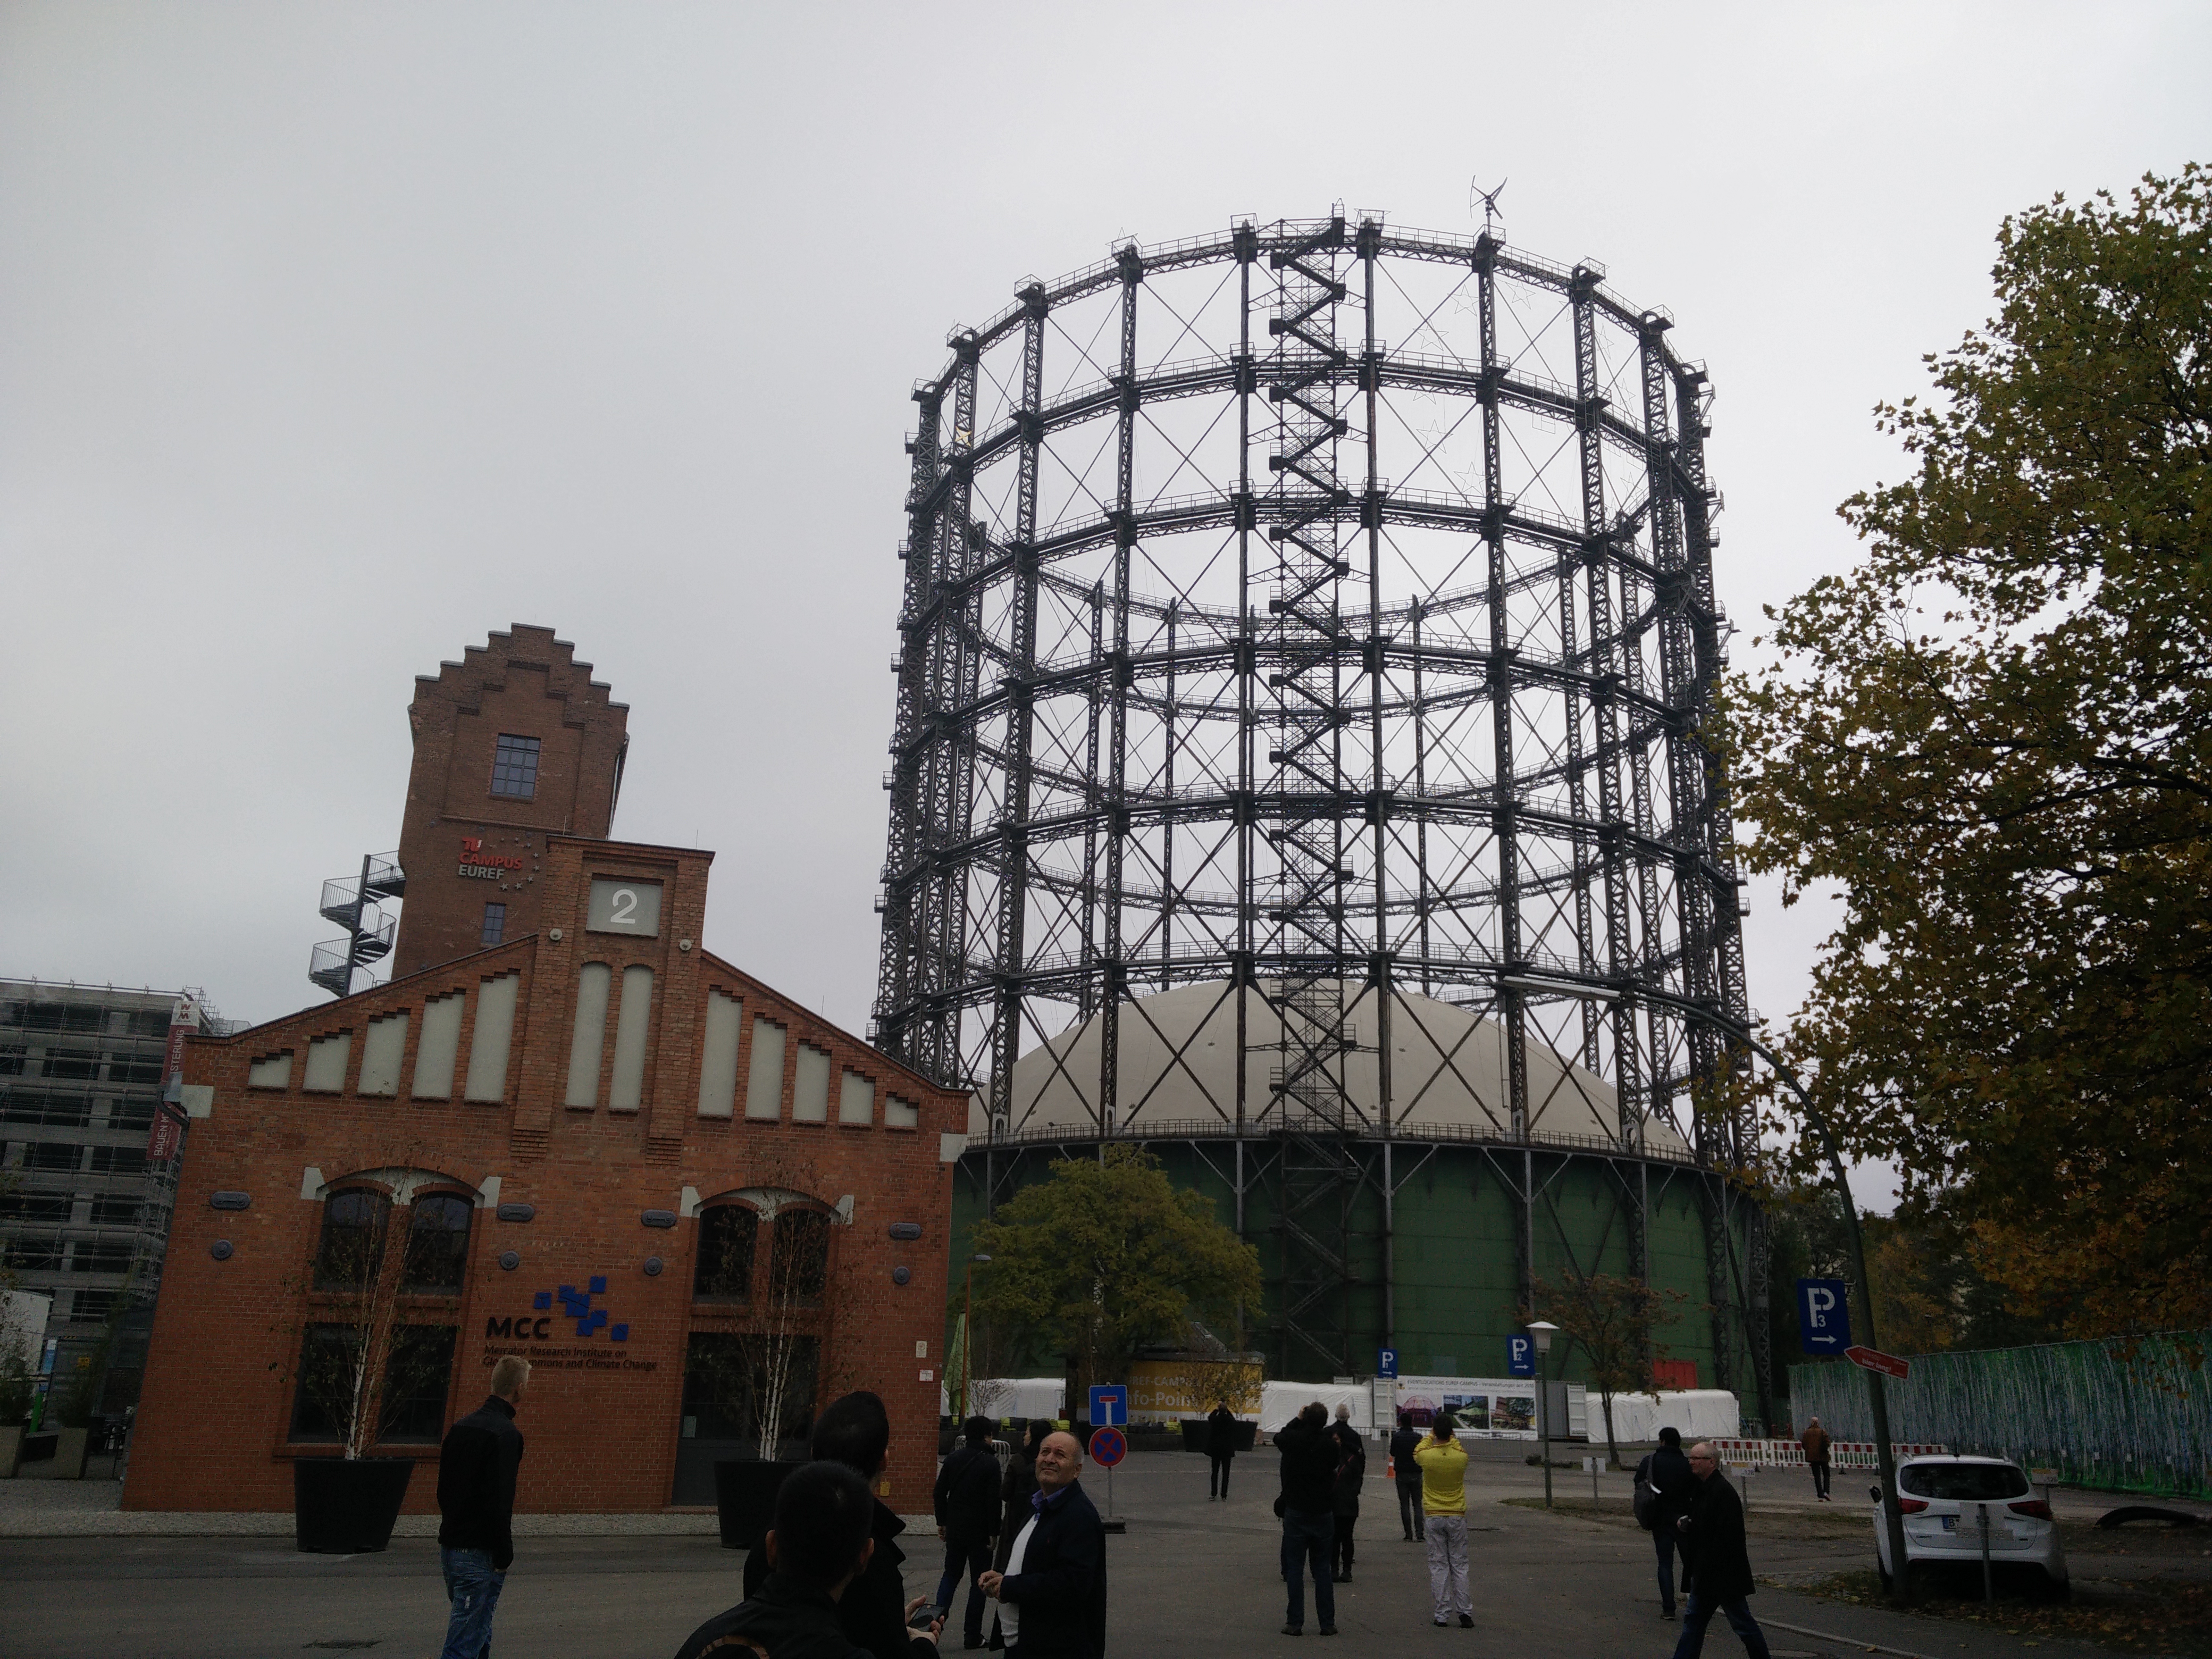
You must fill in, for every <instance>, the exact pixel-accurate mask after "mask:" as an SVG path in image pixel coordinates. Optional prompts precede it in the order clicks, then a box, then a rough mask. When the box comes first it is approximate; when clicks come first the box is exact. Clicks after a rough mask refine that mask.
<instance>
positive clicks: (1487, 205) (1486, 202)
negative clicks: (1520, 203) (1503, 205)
mask: <svg viewBox="0 0 2212 1659" xmlns="http://www.w3.org/2000/svg"><path fill="white" fill-rule="evenodd" d="M1506 183H1507V181H1506V180H1505V179H1499V180H1498V188H1497V189H1496V190H1485V189H1484V188H1483V187H1482V186H1481V185H1479V184H1477V183H1476V182H1475V181H1474V179H1468V203H1467V210H1468V212H1469V213H1472V212H1474V198H1475V197H1481V198H1482V228H1483V233H1484V234H1486V235H1487V234H1489V231H1490V227H1491V222H1492V221H1493V220H1495V219H1496V218H1497V217H1498V197H1501V196H1503V195H1504V194H1505V185H1506Z"/></svg>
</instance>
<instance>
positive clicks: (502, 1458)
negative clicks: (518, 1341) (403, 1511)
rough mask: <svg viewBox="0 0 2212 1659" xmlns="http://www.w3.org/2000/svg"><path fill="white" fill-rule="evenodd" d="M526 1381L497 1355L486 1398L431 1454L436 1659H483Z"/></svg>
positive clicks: (504, 1556) (508, 1545) (525, 1371)
mask: <svg viewBox="0 0 2212 1659" xmlns="http://www.w3.org/2000/svg"><path fill="white" fill-rule="evenodd" d="M529 1382H530V1362H529V1361H528V1360H526V1359H525V1358H522V1357H521V1356H520V1355H519V1354H506V1355H502V1356H501V1358H500V1361H499V1363H498V1364H495V1365H494V1366H493V1367H492V1368H491V1394H490V1395H489V1398H487V1399H486V1400H485V1401H484V1402H483V1405H481V1406H479V1407H477V1408H476V1410H474V1411H472V1412H471V1413H469V1414H468V1415H467V1416H466V1417H464V1418H462V1419H460V1420H459V1422H457V1423H455V1424H454V1425H453V1427H452V1428H450V1429H448V1430H447V1431H446V1440H445V1443H444V1444H443V1445H442V1446H441V1447H440V1448H439V1449H438V1512H439V1515H440V1516H441V1520H440V1522H439V1526H438V1561H439V1565H440V1566H441V1568H442V1569H443V1570H444V1572H445V1576H446V1596H447V1600H448V1601H450V1602H451V1603H452V1604H453V1611H452V1613H451V1615H450V1616H449V1617H448V1619H447V1624H446V1648H445V1652H444V1654H443V1655H442V1656H441V1659H483V1656H484V1655H485V1654H487V1653H489V1651H490V1650H491V1616H492V1613H494V1612H495V1610H496V1609H497V1607H499V1593H500V1591H501V1589H503V1588H505V1586H506V1584H507V1568H508V1567H509V1566H511V1565H513V1561H514V1477H515V1473H516V1471H517V1470H518V1469H520V1467H521V1465H522V1432H521V1431H520V1430H519V1429H517V1428H516V1427H515V1426H514V1408H515V1407H517V1406H519V1405H520V1404H521V1403H522V1391H523V1389H524V1388H525V1387H526V1386H527V1385H528V1383H529Z"/></svg>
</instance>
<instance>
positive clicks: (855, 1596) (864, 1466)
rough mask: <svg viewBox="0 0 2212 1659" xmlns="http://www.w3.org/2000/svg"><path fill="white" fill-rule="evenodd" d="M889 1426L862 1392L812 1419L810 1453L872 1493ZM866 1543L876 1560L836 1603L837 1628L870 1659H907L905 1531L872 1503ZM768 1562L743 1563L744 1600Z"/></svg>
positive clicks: (758, 1557) (878, 1403) (761, 1557)
mask: <svg viewBox="0 0 2212 1659" xmlns="http://www.w3.org/2000/svg"><path fill="white" fill-rule="evenodd" d="M890 1444H891V1419H890V1413H888V1412H886V1411H885V1410H884V1402H883V1399H882V1397H881V1396H880V1395H874V1394H871V1393H869V1392H868V1391H867V1390H866V1389H858V1390H856V1391H854V1393H852V1394H848V1395H844V1396H842V1398H840V1399H836V1400H833V1401H830V1402H829V1405H828V1406H827V1407H824V1408H823V1413H822V1415H821V1416H819V1417H817V1418H816V1419H814V1437H813V1440H812V1443H811V1445H810V1447H809V1449H810V1450H811V1452H812V1453H813V1455H814V1456H815V1457H816V1458H817V1460H824V1461H827V1462H832V1463H842V1464H843V1465H844V1466H845V1467H846V1468H848V1469H850V1470H852V1471H853V1473H854V1474H857V1475H859V1476H860V1479H861V1481H862V1483H863V1484H864V1485H872V1484H873V1483H874V1482H875V1480H877V1479H878V1477H879V1476H880V1475H881V1474H883V1472H884V1467H885V1465H887V1464H888V1463H889V1462H890ZM871 1502H872V1504H873V1505H874V1507H873V1509H872V1510H871V1511H870V1517H871V1518H870V1522H869V1529H870V1530H869V1535H870V1537H871V1538H872V1540H873V1541H874V1549H873V1553H872V1554H871V1555H870V1556H869V1558H868V1561H867V1565H866V1566H865V1567H864V1568H863V1569H862V1570H861V1572H860V1577H858V1578H856V1579H854V1581H853V1585H852V1588H851V1589H848V1590H847V1591H846V1592H845V1594H844V1595H842V1596H840V1597H839V1598H838V1601H837V1622H838V1625H839V1626H841V1627H842V1629H843V1631H844V1632H845V1634H846V1635H847V1636H848V1637H850V1638H852V1640H853V1643H854V1645H855V1646H856V1647H862V1648H866V1650H868V1651H869V1652H870V1653H872V1654H873V1655H874V1656H875V1659H905V1656H906V1654H907V1653H908V1650H909V1649H910V1648H911V1647H912V1645H913V1636H914V1632H912V1631H910V1630H908V1628H907V1627H906V1616H907V1613H908V1610H909V1609H911V1608H914V1607H920V1606H921V1597H920V1596H918V1595H917V1596H915V1598H914V1599H913V1600H912V1601H908V1599H907V1594H906V1577H905V1575H904V1574H903V1573H902V1571H900V1567H901V1565H902V1563H903V1562H904V1561H905V1560H906V1552H905V1551H904V1550H902V1549H901V1548H900V1547H898V1544H897V1538H898V1535H899V1534H901V1533H902V1532H904V1531H905V1530H906V1522H903V1521H902V1520H900V1519H899V1518H898V1516H897V1515H896V1513H895V1512H893V1510H891V1509H890V1506H889V1505H888V1504H884V1502H883V1500H882V1499H880V1498H872V1499H871ZM768 1575H769V1563H768V1555H767V1553H766V1552H765V1551H764V1550H753V1551H750V1552H749V1553H747V1555H746V1557H745V1571H744V1581H743V1582H744V1591H745V1595H746V1596H747V1598H748V1599H750V1597H752V1596H753V1595H756V1594H757V1593H758V1592H759V1590H760V1589H761V1587H762V1585H763V1584H764V1583H766V1582H767V1580H768Z"/></svg>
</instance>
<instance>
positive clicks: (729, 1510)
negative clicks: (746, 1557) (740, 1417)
mask: <svg viewBox="0 0 2212 1659" xmlns="http://www.w3.org/2000/svg"><path fill="white" fill-rule="evenodd" d="M804 1467H805V1465H803V1464H800V1463H797V1462H776V1461H772V1460H769V1459H767V1458H760V1457H744V1458H738V1459H737V1460H735V1461H734V1462H721V1463H717V1464H715V1465H714V1518H715V1519H716V1520H717V1521H719V1522H720V1523H721V1528H722V1547H723V1548H724V1549H726V1550H751V1549H758V1548H759V1547H760V1541H761V1540H762V1539H763V1538H764V1537H765V1536H767V1534H768V1529H769V1522H772V1521H773V1520H774V1519H775V1495H776V1493H777V1492H779V1491H781V1489H782V1486H783V1481H784V1477H785V1476H786V1475H787V1474H790V1473H791V1472H792V1471H793V1469H796V1468H804Z"/></svg>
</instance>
